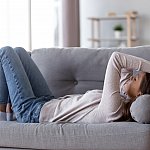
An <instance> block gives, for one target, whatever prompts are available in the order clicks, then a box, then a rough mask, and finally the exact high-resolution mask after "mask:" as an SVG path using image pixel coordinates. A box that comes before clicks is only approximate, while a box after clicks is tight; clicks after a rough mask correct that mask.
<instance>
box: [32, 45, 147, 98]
mask: <svg viewBox="0 0 150 150" xmlns="http://www.w3.org/2000/svg"><path fill="white" fill-rule="evenodd" d="M114 51H119V52H123V53H127V54H131V55H135V56H138V57H142V58H145V59H147V60H150V46H141V47H132V48H99V49H90V48H47V49H46V48H43V49H36V50H34V51H33V52H32V54H31V57H32V59H33V60H34V61H35V63H36V64H37V65H38V67H39V69H40V71H41V72H42V74H43V76H44V77H45V79H46V81H47V83H48V86H49V88H50V89H51V91H52V93H53V94H54V96H56V97H60V96H64V95H66V94H74V93H75V94H83V93H85V92H86V91H87V90H91V89H101V90H102V88H103V81H104V76H105V70H106V66H107V63H108V60H109V58H110V56H111V54H112V53H113V52H114Z"/></svg>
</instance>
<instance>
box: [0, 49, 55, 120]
mask: <svg viewBox="0 0 150 150" xmlns="http://www.w3.org/2000/svg"><path fill="white" fill-rule="evenodd" d="M8 97H9V98H10V100H11V104H12V109H13V111H14V113H15V116H16V118H17V120H18V121H19V122H24V123H26V122H31V123H36V122H39V115H40V111H41V108H42V106H43V105H44V104H45V103H46V102H47V101H49V100H51V99H53V98H54V96H53V95H52V93H51V92H50V90H49V88H48V85H47V83H46V81H45V79H44V78H43V76H42V74H41V72H40V71H39V69H38V67H37V66H36V65H35V63H34V62H33V60H32V59H31V57H30V56H29V54H28V53H27V52H26V51H25V50H24V49H23V48H21V47H18V48H15V49H13V48H11V47H3V48H1V50H0V104H6V103H7V101H8Z"/></svg>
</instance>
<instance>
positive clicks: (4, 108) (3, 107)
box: [0, 104, 7, 121]
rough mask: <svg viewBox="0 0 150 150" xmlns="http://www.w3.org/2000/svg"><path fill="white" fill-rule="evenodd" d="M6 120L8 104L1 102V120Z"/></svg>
mask: <svg viewBox="0 0 150 150" xmlns="http://www.w3.org/2000/svg"><path fill="white" fill-rule="evenodd" d="M6 120H7V118H6V104H0V121H6Z"/></svg>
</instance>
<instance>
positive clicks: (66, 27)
mask: <svg viewBox="0 0 150 150" xmlns="http://www.w3.org/2000/svg"><path fill="white" fill-rule="evenodd" d="M79 24H80V21H79V0H62V26H63V27H62V29H63V33H62V34H63V46H64V47H79V46H80V25H79Z"/></svg>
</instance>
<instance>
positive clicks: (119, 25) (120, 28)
mask: <svg viewBox="0 0 150 150" xmlns="http://www.w3.org/2000/svg"><path fill="white" fill-rule="evenodd" d="M114 30H115V31H123V26H122V25H121V24H117V25H115V26H114Z"/></svg>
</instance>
